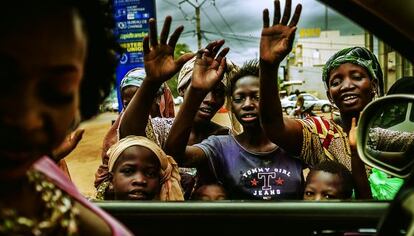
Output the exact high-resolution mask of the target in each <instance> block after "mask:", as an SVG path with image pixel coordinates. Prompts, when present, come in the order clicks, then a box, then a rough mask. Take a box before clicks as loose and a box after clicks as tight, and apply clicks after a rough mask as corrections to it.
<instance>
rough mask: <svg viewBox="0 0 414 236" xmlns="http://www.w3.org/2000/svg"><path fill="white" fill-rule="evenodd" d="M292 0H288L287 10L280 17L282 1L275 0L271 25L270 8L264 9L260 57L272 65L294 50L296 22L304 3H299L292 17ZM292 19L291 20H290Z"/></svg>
mask: <svg viewBox="0 0 414 236" xmlns="http://www.w3.org/2000/svg"><path fill="white" fill-rule="evenodd" d="M291 5H292V0H286V6H285V11H284V13H283V17H282V19H280V16H281V14H280V2H279V0H276V1H275V2H274V8H275V12H274V16H273V24H272V26H269V10H268V9H265V10H264V11H263V30H262V35H261V39H260V59H261V60H262V61H264V62H267V63H269V64H271V65H278V64H279V63H280V62H281V61H282V60H283V59H284V58H285V57H286V55H287V54H289V52H290V51H291V50H292V44H293V39H294V37H295V31H296V24H297V23H298V21H299V18H300V13H301V11H302V5H301V4H298V5H297V6H296V9H295V13H294V15H293V17H292V19H290V14H291V12H290V11H291ZM289 20H290V22H289Z"/></svg>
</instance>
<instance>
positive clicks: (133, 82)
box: [95, 68, 174, 191]
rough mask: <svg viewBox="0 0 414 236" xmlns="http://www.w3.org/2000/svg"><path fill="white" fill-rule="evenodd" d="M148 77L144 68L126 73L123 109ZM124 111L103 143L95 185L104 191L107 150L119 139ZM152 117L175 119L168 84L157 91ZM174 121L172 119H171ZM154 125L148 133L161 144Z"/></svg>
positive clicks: (122, 91) (148, 128)
mask: <svg viewBox="0 0 414 236" xmlns="http://www.w3.org/2000/svg"><path fill="white" fill-rule="evenodd" d="M145 77H146V74H145V70H144V69H143V68H134V69H132V70H130V71H128V73H126V74H125V76H124V78H123V79H122V80H121V83H120V86H119V88H120V92H121V100H122V109H123V111H125V109H126V108H127V106H128V104H129V103H130V101H131V99H132V97H133V96H134V94H135V93H136V92H137V90H139V88H140V87H141V85H142V82H143V81H144V79H145ZM122 116H123V112H122V113H121V114H119V116H118V118H117V119H116V120H115V122H114V123H113V124H112V126H111V128H110V129H109V130H108V132H107V133H106V135H105V137H104V140H103V144H102V154H101V158H102V164H101V165H100V166H99V167H98V170H97V171H96V173H95V187H96V188H97V190H98V191H102V186H100V184H101V183H102V181H103V180H104V178H105V176H106V174H107V172H108V155H107V151H108V149H109V147H110V146H112V145H113V144H115V143H116V142H117V141H118V140H119V135H118V129H119V124H120V121H121V117H122ZM149 116H150V117H151V118H154V119H155V118H156V117H163V118H166V119H171V120H172V119H173V117H174V102H173V99H172V93H171V90H170V89H169V88H168V85H167V84H165V83H164V84H163V85H162V86H161V87H160V88H159V89H158V91H157V93H156V98H155V99H154V102H153V103H152V106H151V111H150V113H149ZM171 123H172V121H171ZM152 129H153V128H152V127H149V126H147V127H146V135H147V137H149V138H151V139H152V140H153V141H154V142H156V143H158V144H159V145H160V144H161V143H162V140H161V139H160V136H159V135H158V136H156V135H154V134H153V132H152Z"/></svg>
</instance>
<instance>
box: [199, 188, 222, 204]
mask: <svg viewBox="0 0 414 236" xmlns="http://www.w3.org/2000/svg"><path fill="white" fill-rule="evenodd" d="M225 199H226V193H225V192H224V189H223V187H221V186H219V185H216V184H211V185H204V186H202V187H200V188H199V189H198V190H197V199H195V200H203V201H217V200H225Z"/></svg>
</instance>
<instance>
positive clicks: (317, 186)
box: [303, 170, 344, 201]
mask: <svg viewBox="0 0 414 236" xmlns="http://www.w3.org/2000/svg"><path fill="white" fill-rule="evenodd" d="M308 178H309V180H307V181H306V182H307V184H306V186H305V192H304V194H303V199H304V200H314V201H322V200H330V199H343V198H344V197H343V194H342V180H341V179H340V177H339V176H338V175H337V174H332V173H329V172H325V171H319V170H317V171H311V172H309V175H308Z"/></svg>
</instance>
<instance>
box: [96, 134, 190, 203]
mask: <svg viewBox="0 0 414 236" xmlns="http://www.w3.org/2000/svg"><path fill="white" fill-rule="evenodd" d="M108 156H109V160H108V169H109V172H108V173H107V175H106V176H105V180H104V182H103V183H104V184H105V185H109V186H110V188H109V189H111V192H110V193H108V192H105V191H102V192H98V194H97V199H99V200H104V199H106V200H107V199H114V200H161V201H181V200H184V198H183V193H182V191H181V186H180V174H179V172H178V166H177V163H175V161H174V159H173V158H172V157H170V156H168V155H166V154H165V153H164V151H163V150H162V149H161V148H160V147H159V146H158V145H157V144H155V143H154V142H153V141H151V140H150V139H148V138H146V137H143V136H132V135H131V136H128V137H126V138H123V139H121V140H119V141H118V142H117V143H115V144H114V145H112V147H111V148H110V149H109V150H108Z"/></svg>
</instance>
